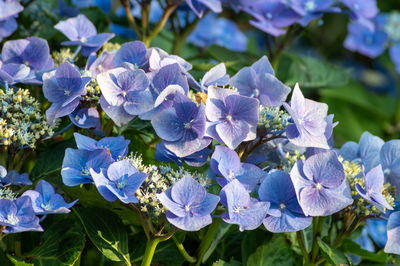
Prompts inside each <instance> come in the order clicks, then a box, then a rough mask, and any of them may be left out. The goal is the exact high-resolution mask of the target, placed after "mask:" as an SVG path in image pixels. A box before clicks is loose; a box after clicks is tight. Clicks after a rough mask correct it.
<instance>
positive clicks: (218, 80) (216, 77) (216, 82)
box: [200, 63, 229, 91]
mask: <svg viewBox="0 0 400 266" xmlns="http://www.w3.org/2000/svg"><path fill="white" fill-rule="evenodd" d="M228 82H229V76H228V75H227V74H226V67H225V64H224V63H220V64H218V65H216V66H214V67H212V68H211V69H210V70H209V71H207V72H206V74H204V76H203V78H202V79H201V82H200V86H201V90H202V91H207V88H208V87H209V86H225V85H227V84H228Z"/></svg>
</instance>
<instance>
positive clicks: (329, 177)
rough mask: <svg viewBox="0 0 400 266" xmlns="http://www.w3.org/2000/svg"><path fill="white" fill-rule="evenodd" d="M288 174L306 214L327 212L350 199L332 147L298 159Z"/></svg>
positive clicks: (326, 214) (346, 183)
mask: <svg viewBox="0 0 400 266" xmlns="http://www.w3.org/2000/svg"><path fill="white" fill-rule="evenodd" d="M290 177H291V178H292V182H293V186H294V188H295V190H296V196H297V200H298V201H299V204H300V206H301V208H302V210H303V212H304V214H305V215H310V216H328V215H331V214H334V213H336V212H338V211H340V210H342V209H344V208H345V207H347V206H348V205H350V204H351V203H352V202H353V199H352V197H351V191H350V187H349V184H348V182H347V180H346V177H345V173H344V169H343V165H342V164H341V163H340V161H339V159H338V157H337V155H336V153H335V152H334V151H326V152H322V153H318V154H315V155H313V156H311V157H310V158H308V159H307V160H306V161H301V160H299V161H297V162H296V163H295V165H294V166H293V168H292V170H291V172H290Z"/></svg>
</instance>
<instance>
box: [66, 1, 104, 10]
mask: <svg viewBox="0 0 400 266" xmlns="http://www.w3.org/2000/svg"><path fill="white" fill-rule="evenodd" d="M72 3H73V4H74V5H75V6H76V7H77V8H89V7H91V6H98V7H100V8H101V10H102V11H103V12H104V13H108V12H110V11H111V7H112V0H72Z"/></svg>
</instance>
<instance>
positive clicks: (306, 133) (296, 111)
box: [283, 84, 329, 149]
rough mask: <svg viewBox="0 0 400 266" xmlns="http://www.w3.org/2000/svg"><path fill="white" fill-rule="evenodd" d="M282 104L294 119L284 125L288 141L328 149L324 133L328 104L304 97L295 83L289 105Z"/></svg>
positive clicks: (326, 124)
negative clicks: (291, 122)
mask: <svg viewBox="0 0 400 266" xmlns="http://www.w3.org/2000/svg"><path fill="white" fill-rule="evenodd" d="M283 106H284V107H285V109H286V110H287V111H288V113H289V114H290V115H291V117H292V119H293V121H294V123H293V124H290V125H288V126H287V127H286V136H287V137H288V139H289V141H290V142H292V143H293V144H295V145H298V146H303V147H315V148H323V149H329V144H328V139H327V138H326V135H325V132H326V130H327V126H328V123H327V121H326V117H327V113H328V105H326V104H325V103H318V102H315V101H312V100H309V99H306V98H304V96H303V94H302V93H301V91H300V88H299V85H298V84H296V86H295V87H294V90H293V95H292V99H291V101H290V105H289V104H287V103H283Z"/></svg>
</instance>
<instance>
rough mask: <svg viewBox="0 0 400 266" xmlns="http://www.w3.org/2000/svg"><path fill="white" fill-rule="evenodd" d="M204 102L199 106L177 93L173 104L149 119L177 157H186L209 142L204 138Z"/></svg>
mask: <svg viewBox="0 0 400 266" xmlns="http://www.w3.org/2000/svg"><path fill="white" fill-rule="evenodd" d="M204 109H205V108H204V104H200V106H199V107H197V105H196V104H195V103H194V102H193V101H192V100H191V99H189V98H188V97H186V96H184V95H182V94H180V93H179V94H177V95H176V96H175V98H174V101H173V106H172V107H170V108H167V109H164V110H163V111H161V112H160V113H158V114H157V115H156V116H154V117H153V119H152V120H151V124H152V126H153V128H154V130H155V131H156V133H157V135H158V136H159V137H160V138H161V139H163V140H164V145H165V147H166V148H167V149H169V150H170V151H172V152H173V153H175V154H176V156H178V157H186V156H188V155H191V154H193V153H195V152H198V151H200V150H203V149H204V148H206V147H207V146H208V145H209V144H210V143H211V139H210V138H205V137H204V134H205V126H206V116H205V111H204Z"/></svg>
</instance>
